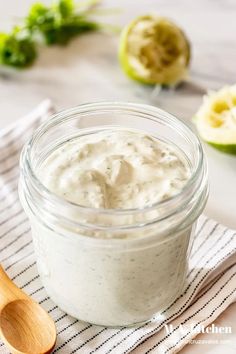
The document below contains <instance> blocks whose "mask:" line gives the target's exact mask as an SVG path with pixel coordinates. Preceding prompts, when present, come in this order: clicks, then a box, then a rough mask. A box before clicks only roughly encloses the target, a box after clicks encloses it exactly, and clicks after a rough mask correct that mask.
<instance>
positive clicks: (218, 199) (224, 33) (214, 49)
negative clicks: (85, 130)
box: [0, 0, 236, 354]
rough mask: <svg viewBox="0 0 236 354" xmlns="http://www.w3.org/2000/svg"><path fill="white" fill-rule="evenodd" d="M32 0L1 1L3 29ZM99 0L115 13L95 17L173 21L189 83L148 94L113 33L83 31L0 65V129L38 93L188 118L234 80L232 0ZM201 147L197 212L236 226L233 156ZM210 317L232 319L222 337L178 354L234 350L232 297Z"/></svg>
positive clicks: (58, 100)
mask: <svg viewBox="0 0 236 354" xmlns="http://www.w3.org/2000/svg"><path fill="white" fill-rule="evenodd" d="M32 2H33V1H31V0H21V1H17V0H8V1H4V0H1V1H0V26H1V28H0V30H3V29H8V28H10V26H11V25H12V23H14V21H15V20H14V19H15V18H19V17H21V16H24V14H25V13H26V11H27V9H28V8H29V4H30V3H32ZM44 2H45V1H44ZM46 2H48V1H46ZM103 4H104V6H106V7H110V8H116V9H118V11H117V13H116V14H115V15H108V16H106V17H104V18H101V20H104V21H106V22H110V23H113V24H114V23H117V24H121V25H122V24H125V23H127V22H128V21H130V20H131V19H132V18H133V17H134V16H136V15H139V14H144V13H147V12H151V11H156V12H158V13H160V14H162V15H166V16H169V17H170V18H172V19H173V20H175V21H176V22H177V23H179V24H180V25H181V27H182V28H183V29H184V30H185V31H186V33H187V34H188V36H189V38H190V39H191V43H192V52H193V58H192V63H191V72H190V83H189V84H185V85H184V86H183V87H182V88H181V89H179V90H178V91H176V92H174V93H173V92H172V91H162V92H161V94H160V95H155V92H153V89H152V88H150V87H144V86H142V85H139V84H137V83H134V82H132V81H130V80H129V79H127V78H126V77H125V76H124V75H123V73H122V72H121V70H120V68H119V64H118V61H117V45H118V37H117V36H113V35H104V34H90V35H85V36H83V37H80V38H79V39H77V40H75V41H73V42H72V43H71V44H70V45H69V46H68V47H66V48H58V47H54V48H46V49H42V50H40V56H39V59H38V60H37V62H36V64H35V65H34V66H33V68H31V69H29V70H25V71H18V72H15V71H8V70H6V69H5V68H0V128H1V127H4V126H6V125H7V124H9V123H11V122H14V121H17V119H19V118H20V117H22V116H23V115H24V114H26V113H27V112H29V111H30V110H31V109H32V108H33V107H34V106H35V105H36V104H38V103H40V102H41V101H42V100H43V99H45V98H50V99H51V100H52V101H53V103H54V104H55V106H56V108H57V109H63V108H67V107H70V106H75V105H78V104H80V103H84V102H91V101H98V100H125V101H127V100H128V101H135V102H143V103H150V104H153V105H157V106H159V107H161V108H164V109H165V110H167V111H169V112H171V113H174V114H175V115H177V116H178V117H179V118H181V119H183V120H184V121H185V122H186V123H187V124H190V125H191V124H192V123H191V117H192V116H193V114H194V113H195V111H196V110H197V108H198V106H199V104H200V102H201V99H202V93H203V92H204V91H205V90H208V89H217V88H220V87H221V86H223V85H225V84H232V83H234V82H236V65H235V63H236V40H235V33H236V20H235V19H236V2H235V0H217V1H216V0H215V1H213V0H198V1H189V0H179V1H176V0H130V1H126V0H120V1H115V0H104V2H103ZM205 151H206V154H207V158H208V163H209V175H210V197H209V201H208V204H207V206H206V210H205V213H206V214H207V215H208V216H210V217H212V218H214V219H216V220H218V221H220V222H221V223H223V224H225V225H227V226H228V227H231V228H235V229H236V183H235V182H236V157H233V156H228V155H225V154H223V153H220V152H218V151H216V150H214V149H213V148H211V147H209V146H205ZM217 324H218V325H221V326H232V328H233V334H232V335H231V336H230V340H229V343H228V344H222V343H221V344H220V342H219V343H218V344H217V346H215V345H210V344H208V345H207V344H204V346H202V345H188V346H186V347H185V349H184V350H183V351H182V352H181V353H182V354H196V353H200V350H201V351H203V350H204V353H207V354H209V353H223V352H224V350H226V352H227V354H231V353H236V304H234V305H231V306H230V307H229V308H228V310H227V311H225V313H224V314H223V315H222V316H221V317H220V318H219V319H218V320H217ZM201 337H202V338H207V339H208V338H209V339H210V338H211V337H212V336H210V335H204V336H201ZM221 338H223V339H225V338H224V337H222V336H221ZM213 339H215V336H214V337H213ZM227 339H229V337H227Z"/></svg>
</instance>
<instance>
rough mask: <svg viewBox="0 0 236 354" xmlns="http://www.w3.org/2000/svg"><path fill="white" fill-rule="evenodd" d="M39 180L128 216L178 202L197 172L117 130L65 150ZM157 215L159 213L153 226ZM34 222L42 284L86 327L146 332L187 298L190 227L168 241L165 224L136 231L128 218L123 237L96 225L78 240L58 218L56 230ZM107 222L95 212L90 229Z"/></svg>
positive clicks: (174, 155) (144, 139)
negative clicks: (146, 325)
mask: <svg viewBox="0 0 236 354" xmlns="http://www.w3.org/2000/svg"><path fill="white" fill-rule="evenodd" d="M37 173H38V177H39V178H40V180H41V182H42V183H43V184H44V185H45V186H46V187H47V188H48V189H49V190H50V191H51V192H53V193H55V194H56V195H58V196H60V197H62V198H63V199H66V200H68V201H72V202H74V203H77V204H80V205H84V206H88V207H93V208H105V209H106V208H109V209H111V208H113V209H114V208H120V209H127V208H143V207H145V206H147V205H150V204H153V203H157V202H160V201H163V200H165V199H167V198H170V197H172V196H174V195H176V194H177V193H179V192H180V191H181V190H182V189H183V187H184V186H185V184H186V183H187V180H188V179H189V177H190V166H189V164H188V162H187V160H186V158H185V157H184V154H183V153H182V154H181V152H180V151H179V150H178V148H177V147H175V146H174V145H171V144H167V143H164V142H162V141H160V140H157V139H154V138H152V137H151V136H147V135H145V134H143V133H141V132H139V131H129V130H126V129H113V130H106V131H103V132H97V133H93V134H88V135H84V136H82V137H77V138H75V139H73V140H68V141H66V142H64V143H62V144H61V145H60V146H59V147H58V148H57V149H54V151H53V152H51V153H49V155H48V157H47V158H46V159H45V160H44V162H43V163H42V164H41V165H40V166H39V168H38V171H37ZM21 199H22V202H23V204H24V205H25V208H26V210H28V209H27V203H26V202H25V201H24V197H23V196H22V197H21ZM95 211H96V209H95ZM97 211H98V209H97ZM90 212H91V211H90ZM156 212H157V211H156V210H152V211H151V213H152V214H151V221H152V220H154V219H155V217H156V214H155V213H156ZM28 213H29V214H30V212H29V210H28ZM153 213H154V214H153ZM71 214H73V211H72V208H69V207H68V216H71ZM93 214H95V216H93ZM30 215H31V226H32V232H33V239H34V245H35V251H36V254H37V263H38V269H39V272H40V275H41V277H42V280H43V284H44V286H45V287H46V290H47V292H48V294H49V295H50V296H51V297H52V299H53V300H54V301H55V302H56V303H57V304H58V305H59V306H60V307H61V308H62V309H63V310H64V311H66V312H67V313H68V314H70V315H72V316H74V317H76V318H78V319H80V320H83V321H86V322H90V323H95V324H98V325H104V326H124V325H131V324H135V323H142V322H144V321H147V320H149V319H150V318H151V317H152V316H153V314H155V313H156V312H160V311H161V310H162V309H164V308H165V307H166V306H167V305H168V304H169V303H170V302H171V301H172V300H173V299H174V298H175V297H176V296H177V295H178V294H179V292H180V291H181V289H182V286H183V282H184V280H185V276H186V270H187V265H188V252H189V245H190V238H191V234H192V230H193V228H192V225H191V226H189V227H188V228H185V229H184V230H183V231H180V232H179V231H177V230H175V231H171V232H170V233H168V234H167V233H163V234H162V232H161V225H160V223H155V222H154V223H152V222H150V225H148V227H146V228H142V227H133V225H134V224H135V223H136V221H137V222H138V223H139V224H142V221H140V220H138V219H137V220H136V219H135V217H136V216H135V215H133V214H132V213H131V214H130V212H129V215H128V216H126V215H123V214H122V218H124V220H122V224H125V223H126V222H127V220H126V218H127V219H130V218H131V220H129V221H130V222H131V226H132V227H131V228H127V229H125V231H123V230H122V228H121V229H120V228H119V227H117V231H115V232H110V231H109V227H108V228H107V229H106V231H104V230H103V229H102V230H99V231H97V229H96V226H94V227H91V229H90V231H89V233H88V231H87V230H86V229H82V228H78V229H76V232H74V233H73V234H71V233H70V232H69V230H68V229H66V228H64V227H63V226H62V224H61V223H60V219H56V221H55V222H54V223H53V224H51V225H50V227H48V226H47V220H46V218H45V220H43V221H42V220H40V218H39V217H38V216H37V215H32V214H30ZM73 217H74V218H75V219H76V220H77V221H78V223H79V222H80V225H81V224H83V223H84V222H86V221H87V220H84V219H83V220H82V222H81V218H82V216H81V215H80V213H79V214H76V215H73ZM145 217H146V215H145ZM117 218H118V216H117V215H114V216H113V218H110V219H109V222H108V223H107V226H114V225H117V220H116V219H117ZM106 220H107V219H106V218H105V219H104V218H102V221H103V222H106ZM172 220H173V219H172ZM100 221H101V216H100V214H99V212H97V213H95V212H93V213H92V219H90V220H89V224H90V225H97V224H98V222H100ZM145 221H147V220H145ZM169 222H170V221H169V220H168V221H166V223H169ZM162 223H164V224H165V221H163V222H162ZM171 228H172V225H171V224H170V225H169V229H170V230H171ZM86 236H91V237H92V238H89V237H86ZM95 238H99V239H95ZM115 238H116V240H115Z"/></svg>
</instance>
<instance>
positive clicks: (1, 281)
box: [0, 266, 56, 354]
mask: <svg viewBox="0 0 236 354" xmlns="http://www.w3.org/2000/svg"><path fill="white" fill-rule="evenodd" d="M0 336H1V338H2V340H3V342H4V343H5V344H6V346H7V347H8V348H9V349H10V351H11V353H13V354H46V353H51V352H52V350H53V348H54V346H55V343H56V327H55V324H54V322H53V320H52V319H51V317H50V316H49V315H48V313H47V312H46V311H44V310H43V309H42V307H41V306H39V304H38V303H37V302H35V301H34V300H32V299H31V298H30V297H29V296H28V295H26V294H25V293H24V292H23V291H22V290H20V289H19V288H18V287H17V286H16V285H15V284H14V283H13V282H12V281H11V280H10V279H9V278H8V276H7V274H6V273H5V272H4V270H3V268H2V267H1V266H0Z"/></svg>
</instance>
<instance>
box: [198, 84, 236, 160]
mask: <svg viewBox="0 0 236 354" xmlns="http://www.w3.org/2000/svg"><path fill="white" fill-rule="evenodd" d="M194 122H195V124H196V127H197V129H198V132H199V135H200V136H201V138H202V139H203V140H205V141H206V142H207V143H209V144H210V145H212V146H213V147H215V148H216V149H219V150H221V151H223V152H226V153H229V154H236V85H233V86H226V87H223V88H222V89H220V90H219V91H217V92H211V93H209V94H208V95H206V96H204V98H203V103H202V105H201V107H200V108H199V110H198V112H197V113H196V115H195V117H194Z"/></svg>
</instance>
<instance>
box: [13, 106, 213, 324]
mask: <svg viewBox="0 0 236 354" xmlns="http://www.w3.org/2000/svg"><path fill="white" fill-rule="evenodd" d="M117 125H119V126H122V127H125V128H131V129H133V128H135V129H141V130H143V131H145V132H146V133H147V134H149V135H151V136H153V137H154V138H158V139H161V140H163V141H166V142H167V143H168V142H169V143H171V145H172V146H173V144H175V145H176V148H177V149H180V150H181V151H182V153H183V154H184V155H185V157H186V159H187V161H188V164H189V166H190V170H191V178H190V179H189V180H188V182H187V184H186V185H185V187H184V188H183V189H182V190H181V192H180V193H179V194H177V195H175V196H174V197H171V198H169V199H167V200H165V201H162V202H159V203H155V204H153V205H149V206H146V207H144V208H141V209H126V210H121V209H94V208H88V207H83V206H80V205H76V204H74V203H71V202H68V201H66V200H64V199H62V198H60V197H58V196H56V195H54V194H53V193H51V192H50V191H49V190H48V189H47V188H46V187H45V186H44V185H43V184H42V183H41V181H40V180H39V179H38V178H37V168H38V167H39V166H40V164H41V163H42V161H44V160H45V158H46V157H47V156H49V155H50V153H52V152H53V151H54V150H55V149H56V148H57V147H58V146H59V145H61V144H63V142H66V141H68V140H70V139H73V138H75V137H80V136H84V135H86V134H94V133H95V132H98V131H104V130H105V129H111V128H112V127H115V126H117ZM20 166H21V175H20V182H19V195H20V199H21V202H22V205H23V207H24V209H25V211H26V213H27V215H28V217H29V219H30V223H31V228H32V235H33V241H34V247H35V252H36V256H37V264H38V270H39V273H40V275H41V279H42V282H43V284H44V286H45V288H46V291H47V292H48V294H49V296H50V297H51V298H52V299H53V301H55V303H56V304H57V305H58V306H59V307H61V308H62V309H63V310H64V311H65V312H67V313H68V314H70V315H72V316H74V317H76V318H78V319H80V320H83V321H86V322H90V323H94V324H97V325H105V326H128V325H133V324H137V323H143V322H145V321H147V320H149V319H150V318H151V317H152V316H153V315H154V314H158V313H161V311H162V310H163V309H164V308H165V307H167V306H168V305H169V304H170V303H171V302H172V301H173V300H174V299H175V298H176V297H177V296H178V294H179V293H180V292H181V290H182V289H183V284H184V282H185V281H186V272H187V268H188V259H189V253H190V249H191V244H192V238H193V237H192V236H193V234H194V229H195V223H196V220H197V218H198V216H199V215H200V213H201V212H202V210H203V208H204V206H205V203H206V200H207V195H208V183H207V169H206V161H205V158H204V154H203V150H202V147H201V144H200V142H199V140H198V138H197V137H196V136H195V135H194V133H193V132H192V131H191V130H190V129H189V128H188V127H187V126H185V125H184V124H183V123H182V122H181V121H179V120H178V119H177V118H175V117H173V116H171V115H170V114H168V113H166V112H164V111H162V110H160V109H157V108H155V107H152V106H147V105H141V104H131V103H117V102H114V103H113V102H108V103H92V104H85V105H81V106H78V107H76V108H73V109H69V110H66V111H63V112H61V113H59V114H56V115H54V116H53V117H52V118H51V119H50V120H48V121H46V122H44V123H43V124H42V125H41V126H40V128H39V129H38V130H37V131H36V132H35V133H34V134H33V136H32V138H31V139H30V141H29V142H28V143H27V144H26V145H25V147H24V149H23V151H22V155H21V163H20ZM95 234H96V236H97V237H93V236H94V235H95ZM104 235H105V236H106V238H104V237H103V236H104Z"/></svg>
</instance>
